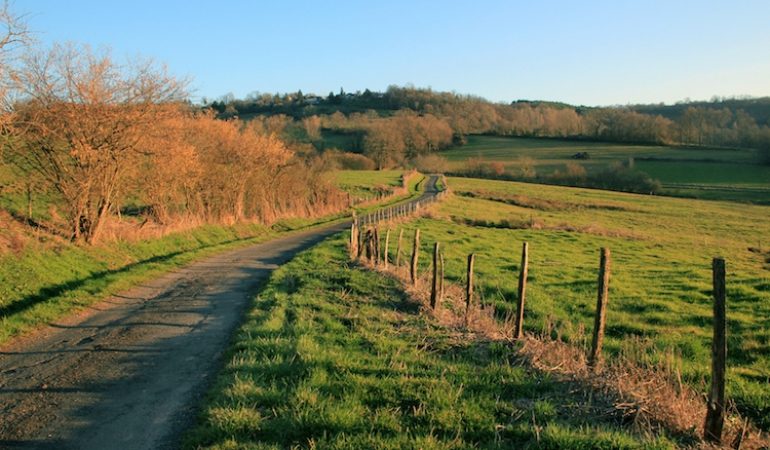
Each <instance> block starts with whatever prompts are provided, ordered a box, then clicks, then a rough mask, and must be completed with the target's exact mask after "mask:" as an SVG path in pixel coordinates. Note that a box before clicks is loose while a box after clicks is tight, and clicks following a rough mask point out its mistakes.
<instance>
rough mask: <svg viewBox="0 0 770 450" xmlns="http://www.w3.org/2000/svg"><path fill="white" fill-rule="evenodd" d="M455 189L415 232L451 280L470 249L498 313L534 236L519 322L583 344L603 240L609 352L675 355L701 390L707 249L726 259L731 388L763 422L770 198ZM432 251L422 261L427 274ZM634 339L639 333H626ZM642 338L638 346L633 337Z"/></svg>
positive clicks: (510, 186) (458, 182) (454, 183)
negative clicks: (442, 257)
mask: <svg viewBox="0 0 770 450" xmlns="http://www.w3.org/2000/svg"><path fill="white" fill-rule="evenodd" d="M449 185H450V186H451V188H452V189H453V190H454V192H455V193H456V195H455V196H453V197H450V199H449V200H448V201H446V202H442V203H441V204H440V205H439V206H438V207H437V210H436V211H435V213H434V216H435V217H434V218H432V219H421V220H418V221H415V222H413V223H411V224H409V225H407V228H408V230H409V232H408V233H406V235H408V236H411V235H412V233H411V231H412V229H413V228H415V227H419V228H420V229H421V230H422V245H423V249H424V251H426V252H427V251H428V249H430V248H431V246H432V243H433V242H434V241H436V240H438V241H440V242H441V243H442V246H443V248H444V249H445V253H446V257H447V263H446V264H447V277H448V279H449V280H451V281H454V282H458V283H459V282H462V280H463V279H464V273H465V272H464V270H465V256H466V255H467V254H468V253H471V252H474V253H476V254H477V261H476V271H477V276H478V278H477V282H478V285H479V286H478V288H477V290H478V292H479V293H480V296H481V299H482V301H483V302H485V303H486V304H490V305H492V304H493V305H495V307H496V309H497V311H498V314H500V316H503V315H505V314H506V313H507V312H511V311H512V310H513V301H514V299H515V298H516V283H517V276H518V275H517V274H518V272H517V271H518V267H519V254H520V248H521V243H522V242H523V241H528V242H529V243H530V254H531V257H530V269H529V270H530V277H529V280H530V286H529V291H528V297H529V298H528V309H527V320H526V323H525V329H526V330H528V331H530V332H542V331H543V330H544V329H547V328H549V327H550V326H551V325H553V326H554V331H553V334H554V335H559V336H561V337H563V338H564V339H566V340H568V341H573V342H576V343H577V344H578V345H585V334H586V333H583V332H581V330H588V331H589V332H590V330H591V328H592V324H593V322H592V321H593V311H594V308H595V302H596V279H597V268H598V262H599V249H600V247H609V248H610V249H611V251H612V258H613V268H612V281H611V286H610V305H609V313H608V324H607V341H606V350H607V351H608V352H609V354H619V353H629V352H630V353H633V354H638V357H639V358H642V359H647V360H652V361H654V360H658V359H664V358H666V357H668V356H669V355H673V356H674V357H675V359H676V360H678V364H679V365H680V367H681V371H682V375H683V377H684V379H685V380H686V381H687V382H688V383H690V384H692V385H693V386H695V387H696V388H698V389H699V390H701V391H704V392H705V383H706V381H707V380H708V374H709V357H710V342H711V340H710V335H711V297H710V292H711V272H710V264H711V258H712V257H713V256H715V255H721V256H723V257H725V258H726V260H727V267H728V281H727V289H728V290H727V294H728V328H729V336H728V346H729V351H728V355H729V361H728V362H729V366H730V369H729V372H728V392H729V396H730V398H731V399H733V400H734V401H735V402H736V403H737V404H738V406H739V408H740V410H741V411H743V412H744V413H745V414H747V415H748V416H750V417H752V418H753V419H754V420H756V421H757V422H758V423H760V424H761V426H763V427H764V428H765V429H768V428H770V328H768V326H767V323H768V319H770V238H768V236H770V223H768V221H767V218H768V217H770V207H765V206H751V205H744V204H738V203H732V202H705V201H699V200H689V199H676V198H665V197H652V196H644V195H633V194H623V193H615V192H608V191H599V190H588V189H576V188H564V187H556V186H545V185H534V184H526V183H512V182H502V181H488V180H477V179H464V178H450V179H449ZM428 267H429V261H428V258H427V257H426V258H424V259H423V260H422V261H421V270H422V271H427V270H428ZM629 338H634V339H633V340H631V339H629ZM640 340H641V342H642V344H640V343H639V341H640Z"/></svg>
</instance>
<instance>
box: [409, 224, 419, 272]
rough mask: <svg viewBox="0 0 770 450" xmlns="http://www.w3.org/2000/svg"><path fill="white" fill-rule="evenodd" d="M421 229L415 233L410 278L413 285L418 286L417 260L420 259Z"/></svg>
mask: <svg viewBox="0 0 770 450" xmlns="http://www.w3.org/2000/svg"><path fill="white" fill-rule="evenodd" d="M419 253H420V229H419V228H418V229H416V230H415V231H414V243H413V244H412V264H411V265H410V267H409V277H410V278H411V281H412V285H416V284H417V260H418V259H419V257H420V254H419Z"/></svg>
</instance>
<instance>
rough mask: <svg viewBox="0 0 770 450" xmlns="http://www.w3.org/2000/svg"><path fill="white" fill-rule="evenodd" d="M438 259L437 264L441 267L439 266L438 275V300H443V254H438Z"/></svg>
mask: <svg viewBox="0 0 770 450" xmlns="http://www.w3.org/2000/svg"><path fill="white" fill-rule="evenodd" d="M438 257H439V262H440V263H441V265H440V266H439V273H438V281H439V290H438V298H439V299H443V298H444V252H439V254H438Z"/></svg>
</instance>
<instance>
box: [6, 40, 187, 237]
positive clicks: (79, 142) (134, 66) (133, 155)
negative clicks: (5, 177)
mask: <svg viewBox="0 0 770 450" xmlns="http://www.w3.org/2000/svg"><path fill="white" fill-rule="evenodd" d="M13 81H14V84H15V86H14V88H15V89H16V90H18V92H19V93H20V97H19V99H18V100H17V102H16V103H15V105H14V115H13V119H12V124H11V126H12V131H13V133H15V134H16V135H17V137H18V138H19V139H16V142H17V144H16V145H15V148H13V151H14V152H15V153H16V156H17V158H16V159H17V161H19V162H20V163H21V164H20V167H21V168H23V169H25V170H29V171H31V172H32V173H34V174H36V175H38V176H39V177H40V179H41V180H42V181H44V182H46V183H47V184H49V185H50V187H51V188H52V189H53V190H54V191H55V192H56V193H58V194H59V196H60V197H61V199H62V201H63V202H64V204H65V205H66V207H67V218H68V221H69V225H68V226H69V229H70V233H71V237H72V239H73V240H82V241H85V242H88V243H93V242H95V241H96V240H97V239H98V236H99V232H100V229H101V227H102V225H103V223H104V220H105V218H106V217H107V215H108V214H109V212H110V211H111V210H113V208H114V206H115V204H116V201H117V200H118V199H119V198H120V196H121V195H123V194H124V193H125V188H126V186H127V182H128V180H129V179H130V177H131V176H132V174H134V173H135V172H136V169H137V167H138V166H139V160H140V158H141V157H142V156H144V155H147V154H150V153H152V152H153V150H154V146H155V145H156V144H157V142H158V139H157V137H158V136H159V135H161V134H162V132H163V130H162V124H163V123H164V121H166V120H168V119H170V118H173V117H174V116H176V115H178V114H179V108H180V107H179V104H178V102H180V101H181V100H183V99H184V98H185V97H186V92H185V84H186V83H184V82H180V81H179V80H177V79H175V78H173V77H171V76H169V75H168V74H167V73H166V71H165V70H164V69H163V68H158V67H156V66H155V64H153V63H152V62H151V61H143V62H135V63H131V64H128V65H125V66H121V65H118V64H116V63H115V62H113V61H112V59H111V58H110V56H109V54H106V53H102V54H95V53H94V52H92V51H91V50H90V49H89V48H88V47H75V46H72V45H69V46H54V47H53V48H52V49H51V50H50V51H48V52H40V53H30V54H28V55H27V56H26V57H25V58H24V61H23V64H22V66H21V67H20V69H19V70H18V71H15V73H14V75H13Z"/></svg>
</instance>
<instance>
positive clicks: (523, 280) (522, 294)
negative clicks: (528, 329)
mask: <svg viewBox="0 0 770 450" xmlns="http://www.w3.org/2000/svg"><path fill="white" fill-rule="evenodd" d="M528 272H529V244H528V243H526V242H525V243H524V245H522V246H521V270H519V298H518V301H517V303H516V327H515V328H514V329H513V337H514V338H516V339H521V338H522V336H523V335H524V301H525V299H526V296H527V273H528Z"/></svg>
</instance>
